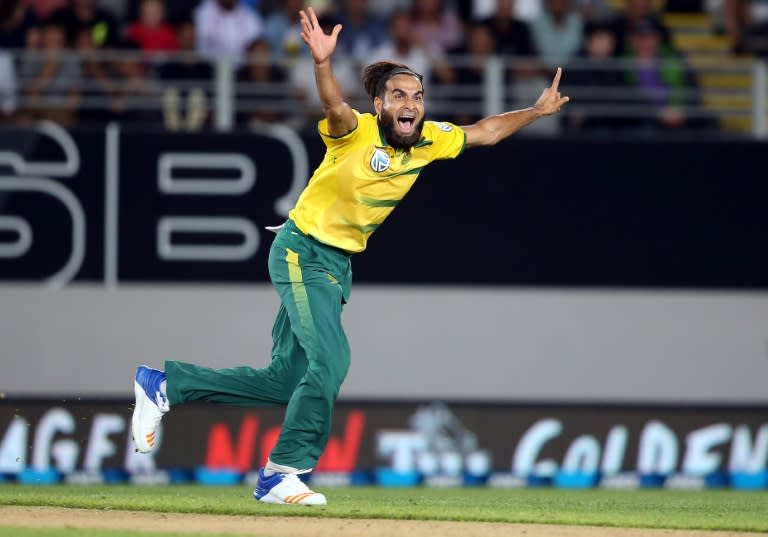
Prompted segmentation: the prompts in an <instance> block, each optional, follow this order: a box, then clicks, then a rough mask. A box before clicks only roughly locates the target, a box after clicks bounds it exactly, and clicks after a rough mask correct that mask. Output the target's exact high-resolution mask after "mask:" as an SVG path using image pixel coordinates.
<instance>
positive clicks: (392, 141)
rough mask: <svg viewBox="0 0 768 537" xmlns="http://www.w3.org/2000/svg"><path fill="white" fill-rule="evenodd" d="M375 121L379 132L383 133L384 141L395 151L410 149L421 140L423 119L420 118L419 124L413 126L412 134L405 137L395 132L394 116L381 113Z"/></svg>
mask: <svg viewBox="0 0 768 537" xmlns="http://www.w3.org/2000/svg"><path fill="white" fill-rule="evenodd" d="M377 121H378V123H379V128H381V132H382V133H384V139H386V141H387V143H388V144H389V145H391V146H392V147H394V148H395V149H410V148H412V147H413V146H414V145H416V142H418V141H419V138H421V129H422V127H424V118H423V117H422V118H421V119H420V120H419V122H418V123H416V124H415V125H414V126H413V132H412V133H411V134H408V135H407V136H403V135H402V134H398V132H397V130H396V127H395V116H394V114H385V113H382V114H381V115H380V116H379V117H378V119H377Z"/></svg>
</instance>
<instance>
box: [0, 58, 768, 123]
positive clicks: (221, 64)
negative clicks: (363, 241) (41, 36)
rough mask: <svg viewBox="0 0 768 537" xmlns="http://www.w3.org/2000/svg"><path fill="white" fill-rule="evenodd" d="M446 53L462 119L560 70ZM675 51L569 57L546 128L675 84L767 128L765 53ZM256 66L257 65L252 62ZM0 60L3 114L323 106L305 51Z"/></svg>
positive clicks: (274, 118)
mask: <svg viewBox="0 0 768 537" xmlns="http://www.w3.org/2000/svg"><path fill="white" fill-rule="evenodd" d="M445 60H446V61H445V64H444V65H443V66H442V68H441V69H435V73H437V72H438V71H439V72H440V73H441V76H433V77H432V79H431V80H430V82H429V83H428V85H427V104H428V110H429V113H430V115H432V116H434V117H440V118H445V119H449V120H450V119H455V120H457V121H471V120H474V119H477V118H479V117H482V116H485V115H488V114H493V113H499V112H502V111H504V110H509V109H515V108H521V107H525V106H530V105H531V104H532V103H533V102H535V99H536V98H537V97H538V94H539V93H540V91H541V88H542V87H543V86H544V85H546V84H548V83H549V77H550V76H551V71H552V70H551V69H542V68H535V67H534V68H532V67H531V59H530V58H515V57H500V56H484V57H472V56H450V57H448V58H446V59H445ZM673 63H674V64H675V65H674V66H673V67H674V68H675V69H679V70H681V73H682V74H681V76H683V77H684V85H683V86H681V87H679V88H677V89H676V90H664V89H658V90H656V91H654V90H653V89H650V90H649V89H643V88H641V87H638V86H637V85H633V84H632V83H631V79H632V78H633V77H634V75H633V73H634V72H635V69H636V67H637V65H636V64H634V63H632V61H630V60H627V59H608V60H603V61H599V62H598V61H594V60H590V59H586V58H583V59H582V58H579V59H576V60H573V61H571V62H569V63H568V64H567V65H565V66H564V67H565V75H564V77H563V80H562V83H561V89H562V92H563V93H564V94H567V95H569V96H570V97H571V100H572V102H571V104H569V106H568V108H567V111H566V113H565V114H563V116H562V118H560V120H559V122H558V123H557V124H556V125H554V126H552V127H551V128H549V129H548V130H545V132H548V133H559V132H562V131H564V130H568V129H572V128H573V129H576V130H580V129H583V128H586V125H585V118H588V119H590V120H596V121H592V123H594V124H597V125H598V127H599V126H602V127H603V128H605V127H606V125H608V126H616V125H624V126H626V125H630V126H631V125H635V126H637V125H644V124H649V122H653V121H655V118H658V117H659V115H660V111H661V110H662V109H663V108H664V106H663V105H662V104H661V101H663V100H664V99H668V98H670V93H674V95H673V96H674V97H675V102H676V106H675V107H674V108H675V109H676V110H677V111H678V112H679V113H682V115H683V116H684V117H685V118H686V120H687V121H689V122H690V129H689V130H696V131H700V130H702V129H709V130H716V131H718V132H721V133H730V134H737V135H738V134H741V135H746V136H751V137H754V138H764V137H766V135H768V117H767V114H768V110H766V94H767V93H768V69H767V68H766V64H765V62H764V61H759V60H752V59H732V58H727V57H713V58H709V59H707V60H706V61H701V60H699V61H696V62H694V64H693V65H689V64H688V63H684V61H677V60H673ZM3 66H4V67H3ZM249 66H253V68H254V71H259V72H258V73H256V74H255V75H253V74H251V73H249V72H248V70H249ZM0 67H2V70H3V73H4V75H3V77H2V78H4V79H5V82H3V83H2V84H0V100H2V104H3V107H2V111H3V112H4V113H5V116H4V117H5V121H10V120H12V119H13V120H17V121H19V120H21V121H23V120H24V119H30V118H31V119H39V118H41V117H42V118H49V119H54V120H57V121H59V122H60V123H62V124H64V125H65V126H67V125H72V124H75V123H80V124H82V123H88V122H100V123H103V122H105V121H109V120H115V119H117V120H119V121H124V122H141V123H155V124H158V125H160V124H162V125H164V126H165V128H166V129H168V130H172V131H173V130H179V131H195V130H200V129H204V128H213V129H215V130H218V131H222V132H227V131H231V130H232V129H234V128H236V127H238V126H242V125H244V124H248V123H249V122H252V121H257V122H265V123H276V122H279V123H287V124H290V125H293V126H297V127H304V126H311V125H312V123H313V121H314V120H315V119H317V118H318V117H319V116H320V114H321V111H320V108H319V103H318V102H317V101H316V99H315V98H314V87H311V86H309V85H308V83H307V80H310V81H311V77H307V76H306V73H301V71H302V70H306V69H311V65H310V64H309V63H307V62H306V61H302V59H301V58H299V59H293V60H289V61H288V62H286V63H283V64H277V63H274V62H270V61H269V60H267V59H266V58H264V57H251V58H249V60H248V64H246V66H241V67H239V68H238V67H237V66H233V65H231V64H230V63H229V62H228V61H227V60H224V59H222V60H218V61H213V62H210V61H208V60H203V59H200V58H198V57H197V56H196V55H194V54H191V53H179V54H173V55H147V54H142V53H138V52H135V51H116V50H115V51H106V50H101V51H84V52H75V51H70V50H66V51H64V50H62V51H45V50H42V51H41V50H35V51H30V50H13V51H0ZM259 67H264V68H266V69H261V70H259V69H258V68H259ZM361 67H362V66H359V65H355V66H353V68H352V69H350V70H348V73H352V75H353V76H351V77H347V78H348V79H352V80H348V81H347V82H346V85H345V84H342V86H343V89H344V91H345V95H346V97H347V98H348V100H349V101H350V102H351V104H352V105H353V106H356V107H358V108H360V109H361V110H368V109H370V103H369V102H368V98H367V97H366V96H365V95H364V94H363V92H362V86H361V84H360V81H359V78H360V77H359V76H358V75H359V72H360V70H361ZM14 70H15V72H14ZM446 72H447V73H448V76H445V73H446ZM265 73H266V75H265ZM276 74H277V75H279V76H277V75H276ZM297 74H298V75H302V76H297Z"/></svg>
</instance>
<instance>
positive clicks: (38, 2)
mask: <svg viewBox="0 0 768 537" xmlns="http://www.w3.org/2000/svg"><path fill="white" fill-rule="evenodd" d="M69 1H70V0H23V2H24V4H26V5H27V6H29V9H30V10H31V11H32V13H33V14H34V15H35V16H36V17H37V18H38V19H39V20H41V21H42V20H45V19H47V18H48V17H50V16H51V14H52V13H53V12H54V11H58V10H59V9H61V8H63V7H67V6H68V5H69Z"/></svg>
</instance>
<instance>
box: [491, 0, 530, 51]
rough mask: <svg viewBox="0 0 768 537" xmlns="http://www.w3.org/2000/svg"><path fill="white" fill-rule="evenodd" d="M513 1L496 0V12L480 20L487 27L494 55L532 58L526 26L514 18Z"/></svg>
mask: <svg viewBox="0 0 768 537" xmlns="http://www.w3.org/2000/svg"><path fill="white" fill-rule="evenodd" d="M513 4H514V1H513V0H498V2H496V11H494V13H493V14H492V15H491V16H490V17H485V18H482V19H480V21H479V22H480V23H481V24H484V25H485V26H487V27H488V29H489V30H490V31H491V33H492V34H493V39H494V41H495V43H496V51H495V52H496V53H497V54H504V55H508V56H533V55H534V50H533V44H532V43H531V32H530V30H529V29H528V24H527V23H525V22H523V21H521V20H520V19H518V18H516V17H515V15H514V12H513V9H512V5H513Z"/></svg>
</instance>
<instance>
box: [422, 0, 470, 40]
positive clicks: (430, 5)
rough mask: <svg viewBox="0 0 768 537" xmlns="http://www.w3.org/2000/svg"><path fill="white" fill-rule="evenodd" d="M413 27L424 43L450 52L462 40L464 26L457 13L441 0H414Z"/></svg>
mask: <svg viewBox="0 0 768 537" xmlns="http://www.w3.org/2000/svg"><path fill="white" fill-rule="evenodd" d="M411 15H412V17H413V29H414V31H415V32H416V33H417V34H418V35H419V37H420V38H421V39H422V40H423V41H424V42H426V43H430V44H435V45H437V46H438V47H440V52H443V53H445V52H451V51H453V50H455V49H457V48H459V47H460V46H461V45H462V44H463V42H464V27H463V26H462V23H461V20H459V17H458V15H456V13H455V12H454V11H453V10H452V9H448V8H447V7H446V6H445V2H444V1H443V0H414V2H413V9H412V10H411Z"/></svg>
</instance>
